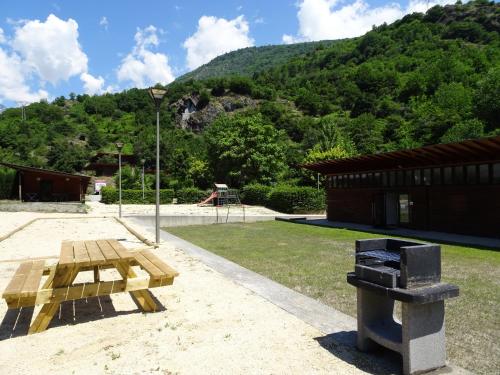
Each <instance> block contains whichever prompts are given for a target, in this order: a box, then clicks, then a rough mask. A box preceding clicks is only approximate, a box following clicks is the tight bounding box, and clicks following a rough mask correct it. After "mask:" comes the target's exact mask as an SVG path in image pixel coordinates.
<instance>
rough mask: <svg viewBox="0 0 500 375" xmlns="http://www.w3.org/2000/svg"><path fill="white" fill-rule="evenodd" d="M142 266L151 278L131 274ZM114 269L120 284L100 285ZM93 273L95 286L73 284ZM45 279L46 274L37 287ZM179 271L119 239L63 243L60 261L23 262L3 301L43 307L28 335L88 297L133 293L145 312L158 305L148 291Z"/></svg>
mask: <svg viewBox="0 0 500 375" xmlns="http://www.w3.org/2000/svg"><path fill="white" fill-rule="evenodd" d="M133 266H139V267H141V268H142V269H143V270H145V271H146V273H147V274H148V276H145V277H139V276H138V275H137V274H136V272H135V271H134V270H133V268H132V267H133ZM109 268H114V269H116V270H117V271H118V273H119V274H120V276H121V279H120V280H111V281H101V280H100V270H103V269H109ZM84 271H93V276H94V277H93V279H94V281H93V282H87V283H85V282H83V283H74V281H75V279H76V277H77V276H78V274H79V273H80V272H84ZM44 275H48V277H47V279H46V280H45V282H44V284H43V285H42V287H41V288H39V285H40V282H41V280H42V277H43V276H44ZM178 275H179V274H178V272H177V271H175V270H174V269H173V268H171V267H170V266H169V265H167V264H166V263H165V262H163V261H162V260H161V259H160V258H158V257H157V256H156V255H155V254H154V253H153V252H151V251H150V250H141V251H137V252H130V251H128V250H127V249H125V247H123V245H121V244H120V243H119V242H118V241H117V240H113V239H110V240H97V241H75V242H71V241H64V242H63V243H62V245H61V253H60V257H59V262H58V263H57V264H56V265H55V266H46V265H45V260H32V261H27V262H23V263H21V265H20V266H19V268H18V269H17V271H16V273H15V274H14V276H13V277H12V280H11V281H10V283H9V284H8V285H7V288H6V289H5V291H4V293H3V295H2V297H3V298H4V299H5V300H6V302H7V306H8V308H9V309H18V308H21V307H29V306H35V305H40V304H43V306H42V308H41V310H40V312H39V313H38V315H37V317H36V318H35V320H34V321H33V323H32V324H31V326H30V328H29V331H28V333H29V334H31V333H36V332H41V331H44V330H45V329H46V328H47V327H48V325H49V324H50V322H51V320H52V318H53V316H54V314H55V313H56V312H57V310H58V308H59V305H60V304H61V302H64V301H70V300H77V299H83V298H87V297H97V296H105V295H110V294H114V293H122V292H130V293H131V294H132V296H133V297H134V299H135V302H136V303H137V305H138V306H139V307H140V308H141V309H142V310H143V311H155V310H156V308H157V306H156V303H155V301H154V300H153V298H152V295H151V292H150V291H149V290H148V289H149V288H155V287H160V286H166V285H172V283H173V282H174V278H175V277H176V276H178Z"/></svg>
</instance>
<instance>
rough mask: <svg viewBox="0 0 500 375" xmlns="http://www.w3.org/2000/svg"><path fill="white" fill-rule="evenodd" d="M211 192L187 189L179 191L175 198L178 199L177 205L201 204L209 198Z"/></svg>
mask: <svg viewBox="0 0 500 375" xmlns="http://www.w3.org/2000/svg"><path fill="white" fill-rule="evenodd" d="M211 192H212V191H211V190H208V191H207V190H201V189H197V188H185V189H179V190H177V192H176V193H175V196H176V198H177V203H199V202H201V201H202V200H203V199H205V198H207V197H208V196H209V195H210V193H211Z"/></svg>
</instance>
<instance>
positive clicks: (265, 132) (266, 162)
mask: <svg viewBox="0 0 500 375" xmlns="http://www.w3.org/2000/svg"><path fill="white" fill-rule="evenodd" d="M282 136H283V134H282V133H281V132H280V131H277V130H276V129H275V128H274V127H273V126H272V125H271V124H269V123H268V122H266V121H265V120H264V118H263V117H262V115H261V114H247V113H243V114H238V115H235V116H232V117H229V116H222V117H220V118H218V119H217V120H216V121H214V122H213V123H212V125H211V126H210V127H209V128H208V130H207V131H206V133H205V139H206V142H207V146H208V161H209V163H210V166H211V168H212V171H213V174H214V176H215V178H216V180H217V182H227V183H229V184H230V185H231V186H236V187H240V186H242V185H245V184H248V183H251V182H259V183H264V184H270V183H272V182H275V181H277V180H278V178H279V176H280V174H281V173H283V171H284V169H285V160H284V155H285V150H284V144H283V142H282Z"/></svg>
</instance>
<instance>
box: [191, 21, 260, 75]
mask: <svg viewBox="0 0 500 375" xmlns="http://www.w3.org/2000/svg"><path fill="white" fill-rule="evenodd" d="M249 31H250V29H249V27H248V22H247V21H246V20H245V18H244V17H243V16H239V17H236V18H235V19H233V20H226V19H224V18H217V17H209V16H202V17H201V18H200V19H199V21H198V29H197V30H196V32H195V33H194V34H193V35H191V36H190V37H189V38H187V39H186V40H185V41H184V45H183V46H184V48H185V49H186V50H187V66H188V68H189V69H195V68H197V67H199V66H200V65H203V64H205V63H207V62H209V61H210V60H212V59H213V58H214V57H217V56H219V55H222V54H224V53H227V52H230V51H234V50H236V49H240V48H244V47H250V46H253V45H254V40H253V39H252V38H250V36H249Z"/></svg>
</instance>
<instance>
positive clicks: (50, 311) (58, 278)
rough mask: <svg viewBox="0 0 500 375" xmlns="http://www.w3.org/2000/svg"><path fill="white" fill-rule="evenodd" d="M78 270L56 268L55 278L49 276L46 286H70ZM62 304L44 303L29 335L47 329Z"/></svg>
mask: <svg viewBox="0 0 500 375" xmlns="http://www.w3.org/2000/svg"><path fill="white" fill-rule="evenodd" d="M78 272H79V269H78V268H68V269H63V270H57V269H56V270H55V274H54V276H53V279H52V280H50V279H51V276H49V279H48V280H47V281H46V282H45V285H44V286H49V285H50V284H52V286H53V288H58V287H64V286H69V285H71V284H72V283H73V281H74V280H75V279H76V276H77V275H78ZM60 304H61V303H60V302H53V303H46V304H45V305H43V307H42V309H41V310H40V312H39V313H38V315H37V316H36V318H35V320H34V321H33V323H32V324H31V326H30V328H29V330H28V335H31V334H32V333H38V332H43V331H45V330H46V329H47V327H48V326H49V324H50V322H51V321H52V318H53V317H54V315H55V313H56V312H57V310H58V308H59V305H60Z"/></svg>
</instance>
